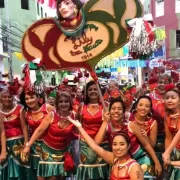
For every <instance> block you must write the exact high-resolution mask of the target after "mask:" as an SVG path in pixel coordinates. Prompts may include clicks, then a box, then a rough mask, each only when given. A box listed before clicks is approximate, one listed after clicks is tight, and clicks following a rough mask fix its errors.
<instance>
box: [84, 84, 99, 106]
mask: <svg viewBox="0 0 180 180" xmlns="http://www.w3.org/2000/svg"><path fill="white" fill-rule="evenodd" d="M92 85H96V83H95V81H89V82H88V83H87V84H86V87H85V92H84V93H85V95H84V104H86V105H87V104H89V103H90V100H89V97H88V89H89V87H90V86H92ZM99 87H100V86H99Z"/></svg>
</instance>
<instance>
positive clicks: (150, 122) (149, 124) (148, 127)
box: [129, 113, 156, 136]
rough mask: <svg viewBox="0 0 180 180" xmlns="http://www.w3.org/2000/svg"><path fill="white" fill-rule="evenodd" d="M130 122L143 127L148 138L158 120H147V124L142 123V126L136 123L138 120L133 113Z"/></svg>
mask: <svg viewBox="0 0 180 180" xmlns="http://www.w3.org/2000/svg"><path fill="white" fill-rule="evenodd" d="M129 121H133V122H135V123H136V124H138V125H140V126H143V129H144V130H145V131H146V133H147V136H149V135H150V132H151V129H152V127H153V124H154V123H155V121H156V120H154V119H153V118H150V119H147V120H146V121H145V122H142V124H139V122H138V121H136V118H135V116H134V114H133V113H131V115H130V117H129Z"/></svg>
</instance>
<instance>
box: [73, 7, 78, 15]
mask: <svg viewBox="0 0 180 180" xmlns="http://www.w3.org/2000/svg"><path fill="white" fill-rule="evenodd" d="M74 14H76V15H77V14H78V9H77V7H76V6H74Z"/></svg>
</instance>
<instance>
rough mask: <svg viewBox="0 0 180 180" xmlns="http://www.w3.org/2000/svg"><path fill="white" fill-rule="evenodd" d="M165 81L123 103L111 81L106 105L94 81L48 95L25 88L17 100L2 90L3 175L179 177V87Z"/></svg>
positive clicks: (9, 179) (115, 179)
mask: <svg viewBox="0 0 180 180" xmlns="http://www.w3.org/2000/svg"><path fill="white" fill-rule="evenodd" d="M170 83H171V79H170V77H169V76H167V75H161V76H160V77H159V80H158V84H157V87H156V88H155V89H153V91H151V92H148V93H147V92H145V91H143V92H144V93H139V92H136V93H135V94H131V95H132V97H134V99H135V100H133V101H131V103H127V101H129V99H128V97H129V96H127V97H126V95H125V94H126V92H123V93H122V91H120V90H119V89H118V84H117V82H115V81H110V83H109V87H107V91H106V93H105V94H104V97H105V96H106V98H105V99H106V103H105V104H106V107H103V105H102V101H101V99H100V96H99V92H98V87H97V85H96V83H95V82H94V81H89V82H88V83H87V84H86V85H85V88H84V94H83V93H82V92H81V89H77V88H76V89H75V88H73V89H72V88H71V87H68V85H64V86H62V85H60V86H59V87H58V88H57V89H56V91H55V90H53V91H52V92H48V93H46V96H47V97H46V98H45V97H43V96H42V94H38V93H37V92H35V91H30V90H27V89H25V88H24V89H23V87H20V88H19V90H20V92H19V94H21V95H20V96H18V95H16V98H15V93H14V91H12V89H11V88H9V87H4V88H3V89H2V90H1V93H0V103H1V104H0V133H1V134H0V135H1V154H0V163H1V165H0V179H1V180H26V179H27V180H33V179H34V180H35V179H38V180H45V179H49V180H62V179H66V178H67V179H68V178H69V179H76V180H90V179H91V180H95V179H96V180H98V179H99V180H100V179H102V180H107V179H110V180H121V179H126V180H128V179H131V180H141V179H149V180H151V179H163V178H164V179H165V178H167V179H171V180H179V179H180V169H179V168H178V167H180V128H179V127H180V91H179V90H178V88H177V87H175V86H174V85H172V84H170ZM107 94H108V95H109V96H108V98H107ZM137 94H138V95H137ZM135 97H136V98H135ZM127 104H128V105H131V108H129V107H127V109H130V111H128V110H126V106H127ZM178 160H179V161H178ZM164 174H165V176H164Z"/></svg>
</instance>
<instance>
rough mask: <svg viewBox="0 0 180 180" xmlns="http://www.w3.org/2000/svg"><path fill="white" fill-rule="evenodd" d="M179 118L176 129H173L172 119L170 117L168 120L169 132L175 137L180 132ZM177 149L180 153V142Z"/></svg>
mask: <svg viewBox="0 0 180 180" xmlns="http://www.w3.org/2000/svg"><path fill="white" fill-rule="evenodd" d="M178 118H179V119H178V122H177V126H176V127H172V125H171V118H170V117H168V118H167V125H168V128H169V130H170V131H171V133H172V134H173V137H174V136H175V135H176V133H177V132H178V130H179V128H180V117H178ZM176 148H177V149H178V150H179V151H180V142H179V143H178V144H177V145H176Z"/></svg>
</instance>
